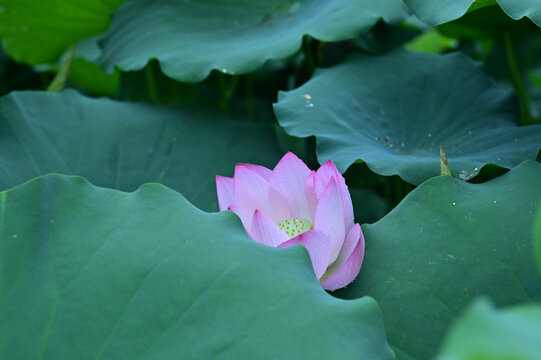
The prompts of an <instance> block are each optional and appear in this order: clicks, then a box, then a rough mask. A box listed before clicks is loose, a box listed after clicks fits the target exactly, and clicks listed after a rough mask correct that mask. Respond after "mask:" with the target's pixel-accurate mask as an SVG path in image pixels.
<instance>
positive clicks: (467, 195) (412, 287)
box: [336, 161, 541, 360]
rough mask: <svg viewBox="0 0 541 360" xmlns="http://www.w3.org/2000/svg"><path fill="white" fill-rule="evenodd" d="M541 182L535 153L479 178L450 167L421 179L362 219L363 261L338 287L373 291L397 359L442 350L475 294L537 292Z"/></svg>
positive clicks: (503, 298) (525, 297)
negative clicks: (385, 209) (471, 179)
mask: <svg viewBox="0 0 541 360" xmlns="http://www.w3.org/2000/svg"><path fill="white" fill-rule="evenodd" d="M540 183H541V164H539V163H537V162H534V161H526V162H524V163H522V164H520V165H519V166H517V167H516V168H514V169H512V170H511V171H509V172H508V173H506V174H504V175H502V176H500V177H498V178H496V179H494V180H491V181H489V182H486V183H483V184H469V183H466V182H464V181H460V180H457V179H453V178H450V177H447V176H441V177H437V178H434V179H431V180H429V181H427V182H425V183H423V184H422V185H421V186H419V187H418V188H417V189H415V190H413V191H412V192H411V193H410V194H409V195H408V196H407V197H406V198H405V199H404V200H403V201H402V202H401V203H400V204H399V205H398V206H397V207H396V208H395V209H393V211H391V212H390V213H389V214H388V215H387V216H385V217H384V218H383V219H381V220H380V221H378V222H377V223H375V224H372V225H365V226H363V232H364V236H365V239H366V253H365V258H364V263H363V267H362V269H361V272H360V274H359V277H358V278H357V280H356V281H355V282H354V283H353V284H352V285H350V286H349V287H348V288H346V289H345V290H343V291H340V292H337V293H336V294H337V295H338V296H340V297H345V298H356V297H360V296H365V295H369V296H372V297H374V298H375V299H376V301H377V302H378V304H379V305H380V307H381V311H382V313H383V320H384V323H385V329H386V330H387V336H388V337H389V342H390V343H391V345H392V346H393V348H394V349H395V351H396V352H397V355H399V358H400V359H419V360H421V359H429V358H433V357H434V356H435V355H436V350H437V348H438V346H439V344H440V342H441V340H442V338H443V334H444V332H445V330H446V329H447V328H448V327H449V325H450V323H451V322H452V321H454V319H456V318H457V316H458V314H459V313H460V312H461V310H462V309H463V307H464V306H465V305H466V304H467V303H468V302H469V301H470V299H472V298H474V297H476V296H480V295H486V296H489V297H490V298H491V299H492V300H493V301H494V302H495V303H496V304H497V305H498V306H507V305H511V304H516V303H521V302H525V301H532V300H536V301H539V300H541V281H539V277H538V274H537V272H536V269H535V265H534V262H533V258H532V248H531V243H532V242H531V229H532V226H533V220H534V214H535V213H536V211H537V206H538V199H539V198H540V197H541V187H540V186H539V184H540Z"/></svg>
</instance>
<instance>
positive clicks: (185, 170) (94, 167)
mask: <svg viewBox="0 0 541 360" xmlns="http://www.w3.org/2000/svg"><path fill="white" fill-rule="evenodd" d="M0 134H2V141H1V142H0V189H2V190H3V189H7V188H10V187H13V186H15V185H18V184H20V183H22V182H24V181H26V180H29V179H31V178H33V177H36V176H39V175H42V174H47V173H51V172H58V173H63V174H70V175H81V176H84V177H86V178H88V179H89V180H90V181H92V182H93V183H94V184H96V185H98V186H104V187H110V188H115V189H120V190H124V191H133V190H135V189H136V188H137V187H138V186H140V185H141V184H143V183H145V182H149V181H155V182H160V183H163V184H165V185H167V186H169V187H172V188H173V189H175V190H177V191H179V192H182V193H183V194H184V195H185V196H186V197H187V198H188V200H190V201H191V202H192V203H193V204H195V205H196V206H198V207H200V208H202V209H204V210H217V209H218V203H217V198H216V186H215V175H218V174H219V175H225V176H231V175H233V170H234V167H235V164H237V163H238V162H248V163H255V164H261V165H264V166H268V167H274V165H276V163H277V162H278V160H279V159H280V157H281V156H282V155H283V154H282V152H281V151H280V149H279V147H278V144H277V141H276V135H275V132H274V130H273V129H272V127H271V126H270V125H255V124H254V125H252V124H243V123H238V122H233V121H231V120H230V119H229V118H228V117H227V116H226V115H224V113H223V112H221V111H217V110H213V109H211V108H209V106H207V105H206V104H201V103H199V104H193V106H189V105H184V106H153V105H148V104H138V103H121V102H115V101H112V100H109V99H91V98H87V97H84V96H82V95H80V94H78V93H76V92H74V91H65V92H63V93H60V94H49V93H43V92H15V93H12V94H10V95H8V96H6V97H4V98H2V99H0Z"/></svg>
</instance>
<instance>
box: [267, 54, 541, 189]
mask: <svg viewBox="0 0 541 360" xmlns="http://www.w3.org/2000/svg"><path fill="white" fill-rule="evenodd" d="M274 110H275V113H276V116H277V118H278V121H279V122H280V124H281V125H282V126H283V127H284V128H285V130H286V131H287V132H288V133H289V134H290V135H294V136H299V137H306V136H310V135H315V136H316V137H317V144H318V148H317V153H318V159H319V161H320V163H324V162H325V161H327V160H328V159H332V160H333V161H334V163H335V164H336V166H337V167H338V169H340V170H341V171H345V170H346V169H347V168H348V166H349V165H351V164H352V163H353V162H355V161H356V160H358V159H360V160H363V161H365V162H366V163H367V165H368V166H369V167H370V169H372V170H373V171H374V172H376V173H378V174H381V175H394V174H398V175H399V176H400V177H402V178H403V179H404V180H405V181H407V182H410V183H412V184H416V185H417V184H420V183H421V182H423V181H425V180H426V179H428V178H430V177H433V176H436V175H439V174H440V157H439V150H440V144H443V145H444V146H445V150H446V153H447V158H448V160H449V165H450V167H451V172H452V174H453V176H455V177H459V178H461V179H463V180H468V179H470V178H472V177H474V176H475V175H477V174H478V172H479V170H480V169H481V168H482V167H483V166H484V165H486V164H488V163H492V164H496V165H499V166H502V167H505V168H511V167H513V166H515V165H517V164H518V163H520V162H521V161H523V160H525V159H535V157H536V156H537V153H538V151H539V149H540V148H541V125H535V126H529V127H519V126H517V125H516V122H517V121H518V107H517V104H516V101H515V98H514V96H513V93H511V92H510V91H507V90H502V89H500V88H499V87H498V86H497V85H496V84H495V82H494V81H493V80H492V79H491V78H490V77H489V76H488V74H487V73H486V72H485V71H484V69H483V68H482V66H481V65H480V64H478V63H474V62H472V61H471V60H470V59H468V58H466V57H465V56H464V55H462V54H449V55H434V54H422V53H409V52H405V51H399V52H394V53H391V54H388V55H385V56H382V57H369V56H365V55H356V56H352V57H351V58H349V59H348V60H347V61H345V62H344V63H342V64H340V65H338V66H335V67H332V68H330V69H324V70H319V71H318V72H316V74H315V75H314V76H313V77H312V79H310V81H308V82H307V83H306V84H304V85H303V86H301V87H299V88H297V89H295V90H292V91H289V92H282V93H280V94H279V96H278V103H277V104H275V106H274Z"/></svg>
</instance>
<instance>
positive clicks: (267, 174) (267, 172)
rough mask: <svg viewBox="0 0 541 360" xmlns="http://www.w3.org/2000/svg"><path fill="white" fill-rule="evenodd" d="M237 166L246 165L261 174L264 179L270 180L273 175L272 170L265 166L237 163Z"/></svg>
mask: <svg viewBox="0 0 541 360" xmlns="http://www.w3.org/2000/svg"><path fill="white" fill-rule="evenodd" d="M237 166H244V167H245V168H247V169H248V170H250V171H253V172H255V173H256V174H257V175H259V176H261V177H262V178H263V179H265V180H267V181H269V180H270V178H271V175H272V170H271V169H267V168H266V167H264V166H260V165H254V164H237Z"/></svg>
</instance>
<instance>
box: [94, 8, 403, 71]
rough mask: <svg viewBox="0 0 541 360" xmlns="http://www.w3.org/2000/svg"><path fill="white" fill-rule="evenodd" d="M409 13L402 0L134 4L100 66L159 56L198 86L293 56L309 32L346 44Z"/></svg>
mask: <svg viewBox="0 0 541 360" xmlns="http://www.w3.org/2000/svg"><path fill="white" fill-rule="evenodd" d="M406 15H407V12H406V10H405V7H404V5H403V4H402V3H401V1H399V0H389V1H384V2H379V1H372V0H338V1H325V0H311V1H297V0H287V1H283V0H272V1H265V2H253V1H246V0H230V1H227V2H223V1H222V2H216V1H213V0H199V1H171V0H135V1H132V2H130V3H127V4H125V5H124V6H123V7H121V8H120V9H119V10H118V11H117V12H116V13H115V16H114V19H113V22H112V25H111V29H110V31H109V33H108V34H107V35H106V36H105V38H104V41H103V43H102V45H103V57H102V63H103V65H104V66H105V68H106V69H108V70H112V69H113V68H114V67H115V66H118V67H120V68H121V69H122V70H125V71H129V70H139V69H141V68H143V67H144V66H145V65H146V63H147V62H148V60H149V59H152V58H156V59H158V60H159V62H160V64H161V67H162V70H163V72H164V73H165V74H167V75H168V76H170V77H172V78H174V79H177V80H180V81H183V82H198V81H201V80H203V79H204V78H206V77H207V76H208V74H209V73H210V71H211V70H213V69H215V70H218V71H221V72H224V73H228V74H244V73H248V72H251V71H254V70H256V69H258V68H259V67H261V66H262V65H263V63H264V62H265V61H266V60H268V59H281V58H285V57H287V56H290V55H292V54H294V53H295V52H296V51H298V50H299V49H300V47H301V43H302V37H303V36H304V35H306V34H309V35H311V36H313V37H314V38H316V39H318V40H321V41H326V42H327V41H341V40H347V39H352V38H355V37H356V36H358V35H360V34H361V33H363V32H366V31H368V30H369V29H370V28H371V27H372V26H373V25H374V24H375V23H376V22H377V21H378V20H379V19H380V18H384V19H385V20H386V21H389V22H398V21H400V20H402V19H404V18H405V17H406ZM157 38H159V41H156V40H157Z"/></svg>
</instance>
